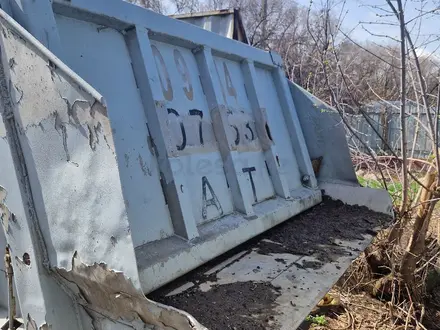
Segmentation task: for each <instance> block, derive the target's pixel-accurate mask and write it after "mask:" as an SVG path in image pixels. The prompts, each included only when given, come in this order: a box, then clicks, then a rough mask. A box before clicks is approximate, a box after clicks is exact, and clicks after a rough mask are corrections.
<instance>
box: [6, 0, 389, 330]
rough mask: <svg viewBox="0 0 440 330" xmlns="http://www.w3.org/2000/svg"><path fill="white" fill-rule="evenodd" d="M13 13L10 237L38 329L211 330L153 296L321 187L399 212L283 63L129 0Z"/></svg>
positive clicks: (316, 195)
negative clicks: (365, 176) (363, 173)
mask: <svg viewBox="0 0 440 330" xmlns="http://www.w3.org/2000/svg"><path fill="white" fill-rule="evenodd" d="M2 8H3V10H4V11H3V10H2V11H1V12H0V14H1V15H0V23H1V27H2V31H1V32H2V34H1V36H0V42H1V72H0V73H1V75H0V80H1V93H2V94H1V101H2V108H1V112H0V115H1V121H0V138H1V139H0V186H1V190H0V203H1V204H0V205H1V210H2V213H1V215H2V223H3V229H4V231H3V232H4V235H0V243H1V244H2V246H5V245H6V244H7V245H8V246H9V247H10V249H11V253H12V256H13V266H14V269H15V272H14V273H15V276H14V280H15V287H16V292H17V296H18V302H19V304H18V306H19V310H20V312H21V315H22V316H23V319H24V321H25V323H26V326H27V328H28V329H34V328H35V329H38V328H42V329H46V328H50V327H51V328H52V329H92V328H97V329H125V328H127V329H129V328H133V327H134V328H144V326H147V328H152V329H153V327H156V328H154V329H162V328H163V329H169V328H172V329H194V328H196V329H202V328H203V327H202V326H201V325H199V324H198V323H197V321H196V320H194V318H192V317H191V316H190V315H188V314H186V313H185V312H182V311H180V310H176V309H173V308H170V307H168V306H164V305H160V304H156V303H154V302H152V301H150V300H148V299H146V298H145V297H144V296H143V293H148V292H150V291H152V290H153V289H156V288H158V287H160V286H162V285H164V284H166V283H168V282H170V281H172V280H175V279H176V278H178V277H179V276H181V275H183V274H185V273H187V272H188V271H190V270H192V269H194V268H196V267H198V266H200V265H202V264H204V263H205V262H207V261H208V260H211V259H213V258H214V257H216V256H219V255H220V254H222V253H224V252H226V251H228V250H230V249H231V248H233V247H235V246H237V245H239V244H240V243H243V242H245V241H247V240H248V239H250V238H252V237H254V236H256V235H258V234H260V233H262V232H264V231H266V230H268V229H269V228H271V227H274V226H275V225H277V224H279V223H281V222H283V221H285V220H287V219H289V218H290V217H292V216H294V215H296V214H299V213H301V212H303V211H305V210H307V209H309V208H311V207H313V206H314V205H317V204H319V203H320V202H321V200H322V192H321V189H323V188H324V189H325V190H326V191H328V193H329V194H330V195H334V196H336V197H338V198H340V199H342V200H345V201H346V202H348V203H351V204H359V203H360V198H362V204H363V205H367V206H369V207H370V208H371V209H374V210H375V211H379V212H383V213H387V214H390V213H391V208H390V203H389V198H388V199H387V198H385V199H384V196H386V194H384V193H383V192H380V193H373V192H372V191H371V190H368V189H367V190H362V189H361V188H358V187H356V177H355V175H354V172H353V169H352V167H351V163H350V159H349V154H348V148H347V146H346V142H345V140H343V138H344V132H343V128H341V126H335V125H334V120H335V119H334V116H333V115H331V116H333V117H331V116H330V115H328V116H329V117H319V118H318V117H316V116H318V113H321V112H320V111H318V112H316V113H315V112H313V111H314V108H313V106H314V105H313V104H314V103H312V102H313V100H311V98H310V97H311V96H309V95H307V94H306V93H304V91H301V90H299V89H297V88H296V87H295V86H289V83H288V81H287V80H286V79H285V76H284V72H283V69H282V61H281V58H280V56H279V55H277V54H275V53H268V52H264V51H261V50H258V49H255V48H252V47H250V46H248V45H245V44H243V43H241V42H237V41H234V40H230V39H227V38H224V37H221V36H219V35H216V34H214V33H210V32H208V31H205V30H202V29H200V28H198V27H195V26H192V25H190V24H186V23H183V22H180V21H178V20H174V19H171V18H168V17H165V16H162V15H158V14H155V13H153V12H151V11H149V10H144V9H142V8H139V7H136V6H133V5H130V4H127V3H125V2H122V1H119V0H111V1H109V0H94V1H86V0H71V1H64V0H62V1H61V0H55V1H49V0H47V1H46V0H45V1H38V2H34V1H28V0H22V1H18V0H17V1H13V0H11V1H3V2H2ZM7 13H9V14H10V16H8V15H7ZM14 19H16V20H17V21H14ZM92 86H93V87H92ZM298 105H299V106H300V107H304V109H303V111H304V113H307V114H306V115H299V116H298V114H301V111H300V110H299V109H298ZM312 105H313V106H312ZM325 116H327V115H325ZM301 117H303V118H301ZM300 119H301V120H300ZM316 128H318V130H317V131H316V132H317V133H313V130H314V129H316ZM304 129H305V130H306V131H305V132H303V130H304ZM317 136H318V137H317ZM331 143H333V144H334V146H335V147H336V148H337V149H336V151H337V154H338V155H339V156H341V157H342V158H341V157H339V158H338V157H336V156H332V151H331V150H330V147H331V146H330V145H329V144H331ZM320 148H321V149H320ZM323 148H325V149H323ZM309 150H310V151H311V152H312V153H313V154H318V153H321V154H320V155H319V156H323V157H324V160H325V161H324V163H323V166H322V171H323V172H322V173H323V174H322V182H319V183H318V181H317V179H316V177H315V173H314V171H313V167H312V164H311V159H310V154H309ZM313 156H315V155H313ZM376 200H381V202H380V203H379V204H378V203H376ZM0 284H1V285H2V289H0V294H2V295H3V296H2V297H1V299H2V301H6V300H5V299H3V298H4V297H6V296H7V293H6V292H3V291H2V290H3V287H4V285H3V284H5V283H2V282H0ZM5 285H6V284H5ZM319 292H320V291H318V293H319ZM1 307H4V308H5V307H7V306H5V303H2V306H1ZM304 311H306V309H304V310H302V312H301V313H302V314H303V313H304Z"/></svg>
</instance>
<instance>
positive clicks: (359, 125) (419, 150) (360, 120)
mask: <svg viewBox="0 0 440 330" xmlns="http://www.w3.org/2000/svg"><path fill="white" fill-rule="evenodd" d="M398 107H399V102H397V101H396V102H377V103H374V104H372V105H369V106H368V107H366V109H365V113H366V115H367V118H368V119H367V118H365V116H363V115H347V121H348V123H349V124H350V125H351V127H352V128H353V130H354V131H355V132H356V133H357V135H358V136H359V137H360V139H362V141H363V142H364V143H365V144H366V145H367V146H368V147H369V148H371V149H372V150H373V151H374V152H376V153H377V154H389V153H390V152H389V151H390V150H389V147H391V148H392V150H394V151H395V152H396V153H397V154H400V152H401V134H400V130H401V125H400V113H399V108H398ZM423 111H424V110H423V108H422V107H421V106H418V105H417V104H416V103H414V102H408V104H407V118H406V125H407V136H408V139H407V141H408V143H407V152H408V155H409V156H410V157H417V158H426V157H428V156H429V154H430V153H431V150H432V140H431V138H430V136H429V134H428V130H427V128H428V118H427V116H426V113H424V112H423ZM369 122H370V123H369ZM379 134H380V136H379ZM381 137H382V139H381ZM347 140H348V143H349V145H350V146H351V147H354V148H356V149H358V150H360V151H362V152H366V151H367V150H366V146H365V145H364V144H363V143H361V142H360V141H359V140H358V139H357V138H356V137H355V136H354V134H352V133H351V132H350V131H349V130H347Z"/></svg>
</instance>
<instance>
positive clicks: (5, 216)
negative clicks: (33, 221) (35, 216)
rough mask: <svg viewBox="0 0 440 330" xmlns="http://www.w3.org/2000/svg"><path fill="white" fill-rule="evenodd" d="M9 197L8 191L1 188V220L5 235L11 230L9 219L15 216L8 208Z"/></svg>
mask: <svg viewBox="0 0 440 330" xmlns="http://www.w3.org/2000/svg"><path fill="white" fill-rule="evenodd" d="M7 195H8V193H7V191H6V189H5V188H3V187H2V186H0V211H1V214H0V219H1V221H2V224H3V228H4V230H5V233H7V232H8V230H9V219H10V218H11V216H12V215H13V214H11V212H10V211H9V208H8V206H7V205H6V196H7Z"/></svg>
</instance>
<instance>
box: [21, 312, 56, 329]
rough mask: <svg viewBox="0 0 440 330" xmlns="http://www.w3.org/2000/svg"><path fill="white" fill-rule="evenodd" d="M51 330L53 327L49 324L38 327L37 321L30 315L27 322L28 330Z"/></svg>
mask: <svg viewBox="0 0 440 330" xmlns="http://www.w3.org/2000/svg"><path fill="white" fill-rule="evenodd" d="M51 329H52V326H51V325H48V324H47V323H44V324H42V325H40V326H39V327H38V326H37V323H36V322H35V320H34V319H33V318H32V317H31V316H30V315H29V314H28V316H27V320H26V330H51Z"/></svg>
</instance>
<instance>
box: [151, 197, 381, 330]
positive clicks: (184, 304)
mask: <svg viewBox="0 0 440 330" xmlns="http://www.w3.org/2000/svg"><path fill="white" fill-rule="evenodd" d="M389 222H390V218H389V217H387V216H384V215H382V214H378V213H374V212H372V211H370V210H368V209H367V208H364V207H358V206H348V205H345V204H343V203H342V202H339V201H334V200H330V199H328V198H326V199H325V200H324V201H323V203H321V204H320V205H318V206H315V207H314V208H312V209H310V210H308V211H306V212H304V213H302V214H300V215H298V216H296V217H294V218H292V219H289V220H288V221H286V222H284V223H283V224H281V225H279V226H277V227H275V228H273V229H272V230H270V231H268V232H266V233H264V234H262V235H260V236H258V237H256V238H254V239H253V240H251V241H249V242H247V243H245V244H243V245H242V246H239V247H238V248H236V249H234V250H233V251H230V252H229V253H227V254H226V255H223V256H221V257H220V258H218V259H217V260H215V261H213V262H210V263H208V264H205V265H204V266H202V267H200V268H198V269H197V270H195V271H193V272H191V273H190V274H187V275H185V276H184V277H182V278H181V279H179V280H177V281H175V282H173V283H172V284H170V285H168V286H166V287H164V288H162V289H159V290H158V291H156V292H153V293H151V294H150V295H149V296H148V297H149V298H150V299H153V300H155V301H158V302H161V303H164V304H168V305H171V306H174V307H177V308H180V309H184V310H185V311H187V312H189V313H190V314H192V315H193V316H194V317H195V318H196V319H197V320H199V321H200V322H201V323H202V324H204V325H205V326H207V327H208V328H209V329H211V330H227V329H235V330H254V329H255V330H258V329H279V326H277V325H276V324H275V323H274V322H273V319H274V318H275V316H276V315H275V311H274V306H275V301H276V299H277V297H278V296H279V292H278V291H277V288H275V287H273V286H272V285H271V284H270V283H260V282H237V283H233V284H225V285H214V286H213V287H212V289H211V290H209V291H207V292H203V291H202V290H201V289H200V287H199V285H198V283H200V282H203V281H205V282H206V281H207V280H209V277H211V278H212V279H213V280H214V279H215V278H216V274H215V273H213V274H210V275H204V274H205V272H206V271H207V270H209V269H211V267H212V266H213V265H215V264H218V263H220V262H221V261H222V260H226V259H227V258H229V257H230V256H232V255H235V254H237V253H239V252H240V251H249V252H250V251H251V250H253V251H257V252H258V253H260V254H263V255H264V254H271V253H289V254H295V255H306V256H314V257H315V258H316V259H318V260H319V261H317V262H312V263H303V264H302V265H300V266H301V267H304V268H313V269H317V268H320V267H321V266H322V264H323V263H325V262H327V261H330V260H334V259H335V258H336V256H338V255H341V254H346V253H350V254H356V255H357V254H359V252H360V251H359V249H353V251H352V252H347V250H346V249H342V248H341V247H340V246H338V244H337V243H336V242H337V241H338V240H354V239H360V240H362V239H363V236H362V235H364V234H370V235H375V234H376V233H375V232H374V231H373V228H378V227H383V226H384V225H385V224H389ZM257 268H258V267H257ZM188 281H191V282H192V283H195V285H194V286H193V287H192V288H190V289H188V290H186V291H184V292H183V293H180V294H177V295H172V296H169V297H167V296H166V295H167V294H168V293H169V292H171V291H172V290H174V289H176V288H178V287H179V286H181V285H183V284H185V283H187V282H188ZM347 329H348V328H347Z"/></svg>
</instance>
